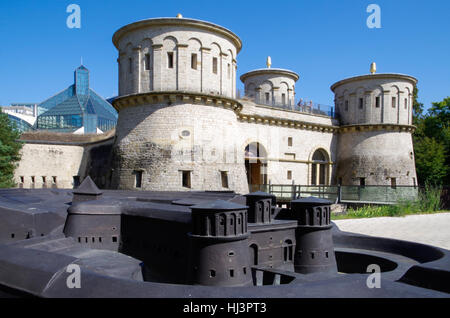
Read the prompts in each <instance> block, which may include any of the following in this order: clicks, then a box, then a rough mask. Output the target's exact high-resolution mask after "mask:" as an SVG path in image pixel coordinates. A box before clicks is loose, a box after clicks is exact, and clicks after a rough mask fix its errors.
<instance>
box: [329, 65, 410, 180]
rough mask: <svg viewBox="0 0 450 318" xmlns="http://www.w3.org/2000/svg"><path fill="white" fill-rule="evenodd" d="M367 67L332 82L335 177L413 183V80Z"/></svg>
mask: <svg viewBox="0 0 450 318" xmlns="http://www.w3.org/2000/svg"><path fill="white" fill-rule="evenodd" d="M375 72H376V67H375V66H374V65H372V67H371V73H372V74H368V75H362V76H356V77H352V78H347V79H344V80H341V81H339V82H337V83H335V84H334V85H332V86H331V90H332V91H333V92H334V94H335V105H336V112H337V114H338V117H339V121H340V124H341V128H340V131H339V132H340V135H339V138H338V147H337V150H338V151H337V157H338V159H337V162H338V166H337V178H338V183H341V184H343V185H361V186H365V185H391V186H393V187H395V186H396V185H410V186H412V185H416V183H417V179H416V178H417V177H416V169H415V163H414V150H413V144H412V133H413V132H414V129H415V127H414V126H413V125H412V111H413V109H412V104H413V90H414V86H415V85H416V83H417V80H416V79H415V78H414V77H412V76H408V75H402V74H376V73H375Z"/></svg>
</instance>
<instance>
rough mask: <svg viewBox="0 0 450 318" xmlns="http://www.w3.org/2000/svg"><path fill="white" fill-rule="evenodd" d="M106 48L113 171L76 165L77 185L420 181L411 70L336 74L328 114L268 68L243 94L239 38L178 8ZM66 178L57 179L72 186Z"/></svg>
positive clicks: (290, 76) (248, 79)
mask: <svg viewBox="0 0 450 318" xmlns="http://www.w3.org/2000/svg"><path fill="white" fill-rule="evenodd" d="M113 43H114V45H115V46H116V48H117V50H118V56H119V57H118V59H117V62H118V66H119V96H118V97H117V98H115V100H114V101H113V102H112V104H113V106H114V107H115V109H116V110H117V112H118V115H119V116H118V123H117V126H116V133H115V138H114V142H111V140H109V142H110V143H111V144H112V146H111V160H106V161H107V162H110V164H111V167H110V168H108V169H105V167H104V165H103V166H102V167H101V168H102V169H101V170H102V176H98V177H99V178H100V177H101V179H102V180H103V181H102V182H99V181H98V180H99V179H98V178H96V177H97V176H95V174H94V176H93V175H92V172H90V171H89V167H88V168H86V169H78V170H79V175H77V176H76V177H77V182H78V181H79V180H83V179H84V178H85V177H86V176H87V175H88V174H90V175H91V177H93V179H94V180H95V181H96V183H97V184H98V185H99V186H101V187H107V188H112V189H141V190H152V191H189V190H206V191H226V190H229V191H235V192H237V193H243V194H245V193H248V192H252V190H253V189H252V188H251V186H252V185H261V184H269V183H271V184H293V183H295V184H302V185H332V184H343V185H390V186H395V185H415V184H416V171H415V163H414V153H413V145H412V136H411V134H412V132H413V131H414V126H412V103H413V89H414V86H415V85H416V83H417V80H416V79H415V78H413V77H411V76H407V75H401V74H370V75H363V76H357V77H353V78H348V79H344V80H342V81H339V82H337V83H335V84H334V85H332V86H331V89H332V91H333V92H334V93H335V107H334V109H335V111H333V109H326V108H323V107H322V108H319V107H314V105H313V104H312V103H303V104H296V98H295V96H296V92H295V83H296V82H297V80H298V79H299V75H298V74H296V73H295V72H292V71H290V70H285V69H277V68H271V65H270V64H269V63H268V67H267V68H264V69H259V70H253V71H249V72H247V73H245V74H243V75H242V76H241V77H240V79H241V81H242V82H243V83H244V86H245V96H242V97H241V96H238V94H237V90H236V80H237V65H238V62H237V56H238V54H239V52H240V51H241V48H242V42H241V40H240V39H239V37H238V36H237V35H236V34H234V33H233V32H231V31H230V30H228V29H226V28H224V27H221V26H218V25H215V24H212V23H209V22H204V21H199V20H194V19H187V18H183V17H181V15H179V16H178V17H177V18H157V19H148V20H143V21H139V22H136V23H132V24H129V25H127V26H124V27H122V28H121V29H119V30H118V31H117V32H116V33H115V34H114V36H113ZM36 143H38V142H36V141H34V142H33V145H34V147H36V146H35V144H36ZM77 146H80V145H79V144H78V145H77ZM42 147H43V148H42V149H47V148H48V147H49V145H48V142H47V143H46V144H45V145H43V146H42ZM25 148H26V147H25ZM43 151H44V150H43ZM86 153H87V152H86V151H84V154H85V155H86ZM102 153H103V152H102ZM44 156H45V154H44ZM34 157H35V158H36V155H34ZM66 157H67V156H66ZM69 157H70V156H69ZM74 160H78V159H74ZM80 160H81V159H80ZM95 160H97V159H95ZM95 160H94V159H92V158H88V159H86V158H84V159H83V161H84V162H86V161H88V162H94V161H95ZM106 161H105V162H106ZM76 165H77V163H75V166H76ZM84 165H86V164H85V163H84ZM91 165H92V164H91ZM93 165H94V166H95V162H94V164H93ZM21 166H22V167H23V166H26V165H25V163H23V162H21V164H20V166H19V169H18V171H16V178H17V182H18V183H19V184H21V183H22V186H23V187H28V186H27V184H26V183H27V182H28V181H27V180H28V179H29V178H30V177H29V176H28V175H27V174H30V173H33V174H34V175H37V176H39V172H35V171H34V172H30V169H25V170H24V169H22V170H21ZM28 166H30V165H29V164H28ZM97 166H98V165H97ZM36 169H37V168H36ZM61 169H64V166H61ZM72 170H74V171H76V170H77V169H72ZM106 170H107V172H105V171H106ZM54 173H55V174H56V172H54ZM65 178H66V179H67V180H64V181H63V180H61V179H64V178H58V180H61V182H62V183H63V184H65V185H66V186H67V185H70V184H71V183H72V184H73V182H72V180H70V176H66V177H65ZM74 178H75V176H74ZM74 180H75V179H74Z"/></svg>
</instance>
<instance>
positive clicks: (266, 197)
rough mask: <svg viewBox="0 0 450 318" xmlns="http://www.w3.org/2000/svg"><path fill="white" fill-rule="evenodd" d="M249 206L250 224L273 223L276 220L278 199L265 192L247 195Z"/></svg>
mask: <svg viewBox="0 0 450 318" xmlns="http://www.w3.org/2000/svg"><path fill="white" fill-rule="evenodd" d="M245 198H246V204H247V206H248V222H249V223H257V224H264V223H271V222H272V220H273V219H274V217H273V216H274V212H275V204H276V197H275V195H273V194H269V193H265V192H253V193H250V194H247V195H245Z"/></svg>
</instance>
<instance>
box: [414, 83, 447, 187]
mask: <svg viewBox="0 0 450 318" xmlns="http://www.w3.org/2000/svg"><path fill="white" fill-rule="evenodd" d="M417 92H418V91H417V89H415V90H414V104H413V111H414V112H413V117H414V125H416V127H417V130H416V133H415V134H414V138H413V140H414V150H415V155H416V168H417V177H418V179H419V183H420V184H426V183H433V184H450V169H449V166H450V125H449V123H450V97H447V98H445V99H444V100H443V101H441V102H435V103H432V107H431V108H430V109H428V111H427V113H425V114H424V112H423V104H421V103H419V102H418V101H417Z"/></svg>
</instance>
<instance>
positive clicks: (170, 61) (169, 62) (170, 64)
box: [167, 52, 173, 68]
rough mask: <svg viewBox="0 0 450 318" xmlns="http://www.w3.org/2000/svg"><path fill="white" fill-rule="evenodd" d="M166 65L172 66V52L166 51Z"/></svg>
mask: <svg viewBox="0 0 450 318" xmlns="http://www.w3.org/2000/svg"><path fill="white" fill-rule="evenodd" d="M167 67H168V68H173V52H167Z"/></svg>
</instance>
